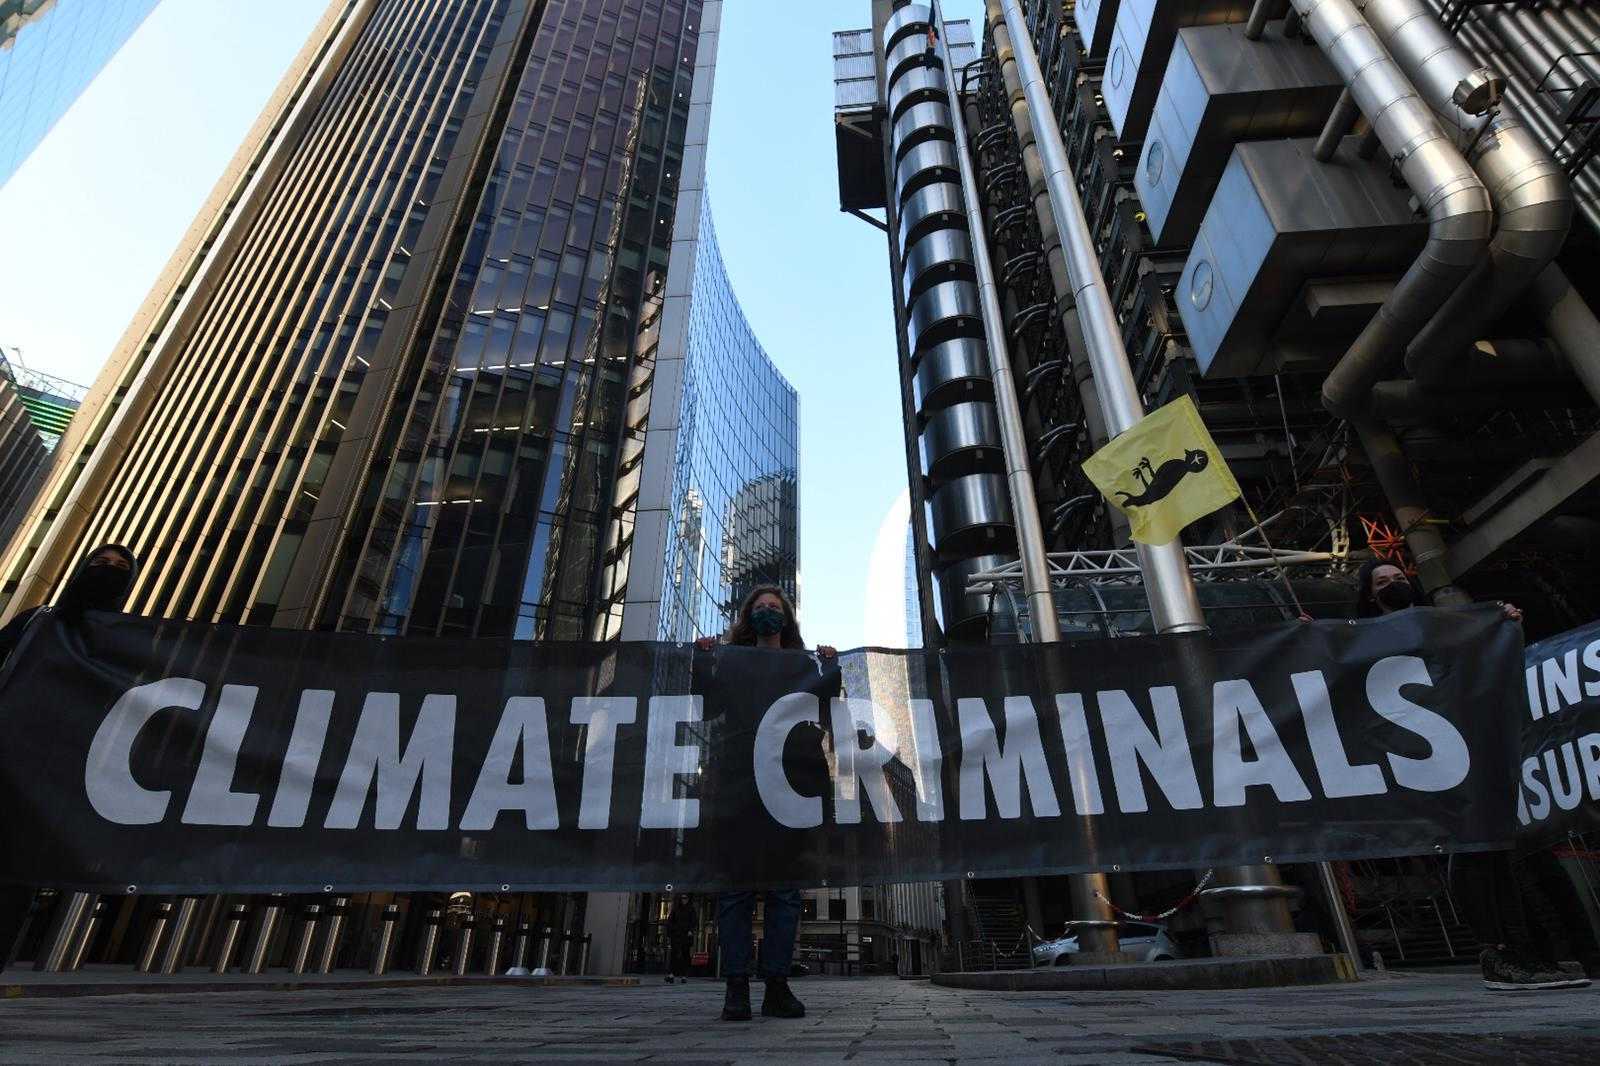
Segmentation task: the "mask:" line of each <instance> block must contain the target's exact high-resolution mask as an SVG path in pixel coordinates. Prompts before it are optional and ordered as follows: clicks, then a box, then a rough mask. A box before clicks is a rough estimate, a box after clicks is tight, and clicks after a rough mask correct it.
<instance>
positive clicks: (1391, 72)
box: [1293, 0, 1494, 418]
mask: <svg viewBox="0 0 1600 1066" xmlns="http://www.w3.org/2000/svg"><path fill="white" fill-rule="evenodd" d="M1293 3H1294V7H1295V10H1296V11H1298V12H1300V14H1301V15H1302V16H1303V17H1304V20H1305V25H1306V29H1307V31H1308V32H1309V33H1310V34H1311V36H1312V38H1313V39H1314V40H1315V41H1316V42H1317V44H1318V45H1319V46H1320V47H1321V48H1322V51H1323V53H1324V54H1326V55H1327V57H1328V60H1329V61H1330V62H1331V63H1332V64H1333V66H1334V69H1335V70H1337V71H1338V72H1339V74H1340V76H1341V77H1343V78H1344V81H1345V84H1346V85H1348V86H1349V87H1350V91H1351V93H1352V95H1354V97H1355V100H1356V103H1357V104H1358V105H1359V107H1360V108H1361V113H1362V114H1364V115H1366V117H1367V121H1369V122H1370V123H1372V127H1373V130H1374V132H1375V133H1376V134H1377V137H1378V140H1379V141H1380V142H1381V143H1382V144H1383V147H1384V148H1385V149H1386V150H1387V151H1388V152H1389V154H1390V156H1391V157H1393V158H1394V160H1395V162H1396V164H1397V165H1398V167H1399V169H1400V173H1401V175H1402V176H1403V177H1404V178H1405V181H1406V184H1407V185H1409V186H1410V187H1411V189H1412V191H1413V192H1415V193H1416V195H1417V199H1418V200H1419V201H1420V203H1421V204H1422V207H1423V210H1424V211H1425V212H1426V213H1427V216H1428V242H1427V244H1426V245H1425V246H1424V248H1423V250H1422V252H1421V253H1420V254H1419V255H1418V256H1417V259H1416V261H1415V262H1414V263H1412V265H1411V267H1410V269H1409V270H1407V271H1406V273H1405V276H1404V277H1402V278H1401V279H1400V281H1399V283H1398V284H1397V285H1396V286H1395V288H1394V291H1393V293H1391V294H1390V296H1389V299H1387V300H1386V301H1384V304H1383V306H1382V307H1380V308H1379V309H1378V313H1377V314H1376V315H1375V316H1373V318H1372V320H1371V322H1369V323H1368V324H1367V326H1366V328H1365V329H1363V330H1362V332H1361V334H1360V336H1358V337H1357V338H1356V340H1355V342H1354V343H1352V344H1351V345H1350V348H1349V350H1348V351H1346V352H1345V354H1344V357H1343V358H1341V359H1340V360H1339V362H1338V363H1337V364H1336V365H1335V366H1334V368H1333V370H1332V371H1330V372H1329V374H1328V376H1327V379H1326V380H1325V381H1324V382H1323V385H1322V402H1323V405H1324V406H1325V407H1327V409H1328V410H1329V411H1330V412H1332V413H1333V414H1336V415H1339V416H1341V417H1345V418H1356V417H1360V416H1362V415H1363V413H1364V412H1365V411H1366V410H1367V404H1368V402H1369V399H1370V396H1371V392H1372V386H1373V385H1374V384H1375V383H1377V382H1378V381H1379V380H1380V379H1381V378H1383V377H1385V376H1386V375H1387V374H1388V373H1389V372H1390V371H1391V370H1393V369H1394V368H1395V367H1396V365H1397V364H1398V363H1399V362H1400V360H1401V359H1402V358H1403V357H1404V355H1405V351H1406V348H1407V346H1408V345H1410V343H1411V342H1412V340H1414V339H1415V338H1416V336H1417V334H1418V333H1420V332H1421V331H1422V329H1423V327H1424V326H1426V325H1427V324H1428V322H1429V321H1430V320H1431V319H1432V318H1433V316H1434V315H1435V314H1437V313H1438V311H1439V309H1440V307H1442V306H1443V305H1444V303H1445V301H1446V300H1448V299H1449V298H1450V297H1451V295H1453V294H1454V293H1455V291H1456V289H1457V288H1458V287H1459V286H1460V285H1461V284H1462V283H1464V282H1465V281H1466V280H1467V277H1468V276H1469V274H1470V273H1471V272H1472V270H1473V268H1474V267H1476V266H1477V264H1478V262H1479V261H1480V260H1481V259H1482V258H1483V255H1484V252H1485V251H1486V249H1487V247H1488V244H1489V237H1490V231H1491V229H1492V226H1493V222H1494V212H1493V209H1492V208H1491V206H1490V203H1489V192H1488V190H1487V189H1486V188H1485V187H1484V184H1483V181H1482V180H1481V179H1480V178H1479V177H1478V175H1477V172H1476V171H1474V170H1473V169H1472V167H1471V166H1469V165H1468V163H1467V161H1466V159H1464V158H1463V157H1462V155H1461V152H1460V150H1459V149H1457V148H1456V146H1455V144H1454V142H1453V141H1452V140H1451V139H1450V138H1449V137H1448V136H1447V135H1446V134H1445V132H1444V130H1443V129H1442V128H1441V127H1440V125H1439V121H1438V119H1437V118H1436V117H1435V116H1434V114H1433V111H1432V110H1431V109H1430V108H1429V107H1428V105H1427V104H1426V103H1424V102H1423V100H1422V98H1421V97H1420V96H1419V95H1418V93H1417V90H1416V89H1415V87H1413V86H1412V85H1411V83H1410V82H1409V81H1408V80H1407V79H1406V77H1405V75H1404V74H1403V73H1402V72H1401V70H1400V68H1399V65H1398V64H1397V63H1396V62H1395V60H1394V58H1393V57H1392V56H1390V55H1389V52H1388V50H1387V49H1385V48H1384V46H1383V43H1382V42H1381V41H1380V40H1379V39H1378V35H1377V33H1376V32H1375V31H1374V30H1373V29H1372V27H1371V26H1369V25H1367V23H1366V21H1365V20H1364V19H1363V18H1362V17H1361V14H1360V12H1359V11H1357V9H1356V5H1355V3H1354V2H1353V0H1293Z"/></svg>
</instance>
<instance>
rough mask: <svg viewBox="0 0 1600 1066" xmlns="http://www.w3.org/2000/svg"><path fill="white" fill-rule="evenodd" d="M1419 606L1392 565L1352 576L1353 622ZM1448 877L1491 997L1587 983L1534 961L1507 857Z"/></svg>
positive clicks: (1475, 855) (1493, 854) (1460, 867)
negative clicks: (1468, 925)
mask: <svg viewBox="0 0 1600 1066" xmlns="http://www.w3.org/2000/svg"><path fill="white" fill-rule="evenodd" d="M1425 602H1426V601H1425V600H1424V598H1423V595H1422V592H1421V590H1420V589H1418V588H1417V586H1416V584H1415V583H1414V582H1413V581H1412V580H1411V578H1410V577H1409V576H1407V574H1406V572H1405V571H1404V570H1402V569H1400V567H1398V566H1395V565H1394V564H1393V563H1386V562H1383V561H1382V560H1378V559H1374V560H1372V561H1371V562H1368V563H1367V564H1366V565H1364V566H1363V567H1362V568H1361V570H1360V573H1359V574H1358V575H1357V577H1356V615H1357V617H1360V618H1380V617H1382V616H1384V615H1391V614H1398V613H1399V612H1401V611H1405V610H1409V609H1410V608H1412V607H1416V606H1419V605H1421V604H1423V603H1425ZM1500 609H1501V611H1503V612H1504V613H1505V616H1506V617H1507V618H1508V619H1510V620H1511V621H1513V622H1521V621H1522V612H1521V611H1519V610H1517V608H1515V607H1513V606H1512V605H1511V604H1509V603H1501V604H1500ZM1450 874H1451V876H1450V882H1451V886H1452V889H1453V895H1454V898H1455V899H1456V900H1457V901H1459V902H1460V903H1461V909H1462V910H1464V911H1466V914H1467V920H1468V921H1469V922H1471V923H1472V931H1473V934H1474V935H1476V936H1477V938H1478V941H1479V944H1480V945H1481V947H1482V950H1481V951H1480V953H1479V955H1478V965H1479V968H1480V969H1481V970H1482V972H1483V986H1484V987H1485V988H1487V989H1489V990H1490V991H1492V992H1539V991H1546V990H1549V989H1555V988H1574V987H1581V986H1583V985H1586V984H1588V983H1589V982H1588V981H1587V980H1585V979H1583V978H1581V977H1574V976H1572V975H1570V974H1567V973H1563V972H1562V971H1561V969H1560V968H1559V967H1558V966H1556V965H1555V964H1554V963H1552V962H1549V961H1547V960H1543V959H1540V958H1539V957H1538V955H1539V954H1540V952H1539V951H1538V949H1537V948H1536V947H1535V946H1534V940H1533V936H1532V931H1531V929H1530V928H1529V925H1528V919H1527V915H1526V912H1525V910H1524V908H1523V905H1522V896H1521V894H1520V892H1519V891H1518V888H1517V884H1516V880H1515V878H1514V877H1513V874H1512V869H1511V855H1510V853H1509V852H1504V851H1482V852H1469V853H1465V854H1461V855H1452V856H1451V857H1450Z"/></svg>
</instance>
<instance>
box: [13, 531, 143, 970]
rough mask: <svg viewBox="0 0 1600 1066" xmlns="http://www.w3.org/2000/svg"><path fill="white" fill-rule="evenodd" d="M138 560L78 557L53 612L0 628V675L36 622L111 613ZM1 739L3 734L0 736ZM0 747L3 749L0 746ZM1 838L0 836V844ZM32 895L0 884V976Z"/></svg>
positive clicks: (107, 548)
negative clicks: (95, 613)
mask: <svg viewBox="0 0 1600 1066" xmlns="http://www.w3.org/2000/svg"><path fill="white" fill-rule="evenodd" d="M137 567H138V560H137V559H135V558H134V554H133V552H131V551H129V550H128V549H127V548H124V547H123V546H122V545H120V544H103V545H101V546H100V547H98V548H96V549H95V550H94V551H92V552H90V553H89V554H88V555H86V556H84V557H83V560H82V561H81V562H79V564H78V567H77V569H76V570H75V571H74V572H73V575H72V577H71V578H70V579H68V581H67V583H66V585H65V586H64V587H63V588H62V590H61V598H60V599H59V600H58V601H57V602H56V605H55V606H54V607H34V608H30V609H29V610H26V611H23V612H21V613H20V614H18V615H17V616H16V617H15V618H13V619H12V620H11V621H10V622H8V623H6V625H5V627H4V628H0V671H3V670H6V669H7V667H9V666H10V665H11V663H10V659H11V656H12V654H13V653H14V652H15V651H16V650H17V648H18V647H19V646H20V645H21V643H22V640H23V637H24V636H25V635H26V634H27V632H28V630H29V629H30V627H32V625H33V624H34V622H35V620H36V619H38V618H40V617H41V616H47V617H48V616H53V617H54V618H56V619H57V620H58V621H59V622H60V623H61V624H63V625H66V626H71V627H74V628H76V627H79V626H81V624H82V623H83V620H84V612H86V611H91V610H94V611H114V610H116V609H117V608H118V607H121V606H122V602H123V600H125V599H126V598H127V595H128V589H129V588H130V587H132V585H133V578H134V574H135V572H136V569H137ZM0 736H3V733H0ZM0 743H4V741H3V740H0ZM18 812H19V808H17V807H9V808H0V819H4V820H5V823H10V822H12V821H13V820H15V819H16V818H17V816H18ZM6 829H9V831H10V832H20V831H21V830H22V826H21V825H9V824H8V825H6ZM5 836H6V832H5V831H4V830H0V844H3V842H4V840H5ZM33 897H34V889H33V887H32V886H31V885H28V884H4V883H0V970H4V969H5V968H6V966H7V965H8V964H9V963H10V961H11V953H12V951H13V950H14V948H15V947H16V941H17V937H18V936H19V935H21V932H22V927H23V926H24V925H25V924H26V923H27V919H28V911H29V908H30V906H31V905H32V902H33Z"/></svg>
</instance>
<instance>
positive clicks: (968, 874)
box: [967, 870, 978, 881]
mask: <svg viewBox="0 0 1600 1066" xmlns="http://www.w3.org/2000/svg"><path fill="white" fill-rule="evenodd" d="M976 876H978V875H977V874H975V873H973V872H972V871H971V870H968V871H967V880H969V881H970V880H972V879H973V878H974V877H976Z"/></svg>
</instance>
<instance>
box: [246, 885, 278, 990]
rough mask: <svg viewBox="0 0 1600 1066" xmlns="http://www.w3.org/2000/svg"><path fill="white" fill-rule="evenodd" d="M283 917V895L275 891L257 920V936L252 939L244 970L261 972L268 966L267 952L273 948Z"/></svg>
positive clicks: (253, 972)
mask: <svg viewBox="0 0 1600 1066" xmlns="http://www.w3.org/2000/svg"><path fill="white" fill-rule="evenodd" d="M282 917H283V896H282V894H281V893H274V894H273V896H272V897H271V901H270V902H269V903H268V904H267V905H266V906H265V907H262V908H261V917H260V918H259V919H258V920H257V922H256V932H255V937H254V938H253V939H252V940H251V941H250V952H249V955H248V956H247V957H246V958H245V961H244V972H245V973H250V974H256V973H261V972H262V971H263V970H265V969H266V968H267V954H268V953H269V952H270V951H271V950H272V940H273V937H274V936H276V935H277V932H278V921H279V919H280V918H282Z"/></svg>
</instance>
